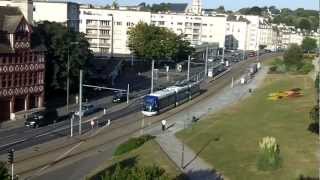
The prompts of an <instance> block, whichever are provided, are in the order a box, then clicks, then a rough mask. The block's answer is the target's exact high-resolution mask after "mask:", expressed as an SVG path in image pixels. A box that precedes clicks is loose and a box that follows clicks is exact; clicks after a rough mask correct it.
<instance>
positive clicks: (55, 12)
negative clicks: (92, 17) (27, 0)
mask: <svg viewBox="0 0 320 180" xmlns="http://www.w3.org/2000/svg"><path fill="white" fill-rule="evenodd" d="M33 20H34V21H35V22H38V23H39V22H42V21H51V22H57V23H62V24H64V25H65V26H67V27H68V28H70V29H72V30H74V31H79V4H77V3H74V2H68V1H43V0H42V1H41V0H35V1H33Z"/></svg>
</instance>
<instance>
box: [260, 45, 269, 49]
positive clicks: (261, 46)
mask: <svg viewBox="0 0 320 180" xmlns="http://www.w3.org/2000/svg"><path fill="white" fill-rule="evenodd" d="M266 47H267V46H266V45H264V44H260V45H259V49H260V50H262V49H264V48H266Z"/></svg>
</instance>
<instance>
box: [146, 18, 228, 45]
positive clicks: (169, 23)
mask: <svg viewBox="0 0 320 180" xmlns="http://www.w3.org/2000/svg"><path fill="white" fill-rule="evenodd" d="M151 24H154V25H156V26H159V27H166V28H168V29H170V30H172V31H173V32H175V33H176V34H178V35H180V34H184V35H186V37H185V39H186V40H188V41H190V42H191V45H193V46H196V45H201V44H203V43H212V42H217V43H219V46H220V47H221V48H222V47H223V46H224V41H225V38H224V37H225V27H226V17H225V16H195V15H187V14H165V13H158V14H155V13H153V14H151Z"/></svg>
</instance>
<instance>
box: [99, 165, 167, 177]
mask: <svg viewBox="0 0 320 180" xmlns="http://www.w3.org/2000/svg"><path fill="white" fill-rule="evenodd" d="M155 179H157V180H169V177H168V176H167V175H166V174H165V170H164V169H162V168H159V167H157V166H150V167H133V168H127V167H124V168H123V167H121V165H119V164H117V166H116V168H115V170H114V171H113V172H110V171H107V172H106V173H105V175H103V176H101V180H155Z"/></svg>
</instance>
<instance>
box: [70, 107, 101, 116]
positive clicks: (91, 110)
mask: <svg viewBox="0 0 320 180" xmlns="http://www.w3.org/2000/svg"><path fill="white" fill-rule="evenodd" d="M99 110H100V109H99V108H97V107H95V106H94V105H92V104H85V105H82V109H81V117H83V116H88V115H90V114H93V113H96V112H98V111H99ZM74 114H75V115H76V116H79V115H80V113H79V111H77V112H75V113H74Z"/></svg>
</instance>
